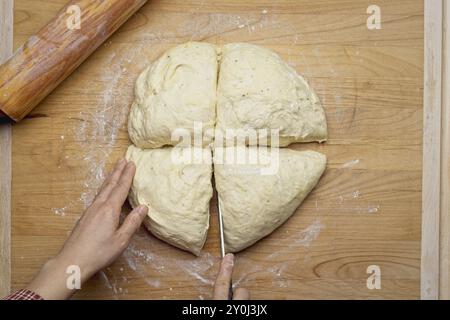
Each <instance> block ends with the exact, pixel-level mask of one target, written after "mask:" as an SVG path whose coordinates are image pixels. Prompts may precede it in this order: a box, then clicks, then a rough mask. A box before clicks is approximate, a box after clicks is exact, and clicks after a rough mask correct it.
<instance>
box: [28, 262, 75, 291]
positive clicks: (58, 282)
mask: <svg viewBox="0 0 450 320" xmlns="http://www.w3.org/2000/svg"><path fill="white" fill-rule="evenodd" d="M67 267H68V265H67V264H66V263H65V261H64V259H61V257H59V256H56V257H54V258H51V259H50V260H48V261H47V262H46V263H45V264H44V266H43V267H42V268H41V270H40V271H39V273H38V274H37V275H36V277H35V278H34V279H33V280H32V281H31V282H30V284H29V285H28V286H27V287H26V289H28V290H31V291H33V292H35V293H37V294H38V295H40V296H41V297H42V298H44V299H45V300H62V299H67V298H69V297H70V296H71V295H72V294H73V293H74V292H75V290H76V289H75V288H71V287H69V286H68V281H67V280H68V278H69V276H70V274H68V273H67Z"/></svg>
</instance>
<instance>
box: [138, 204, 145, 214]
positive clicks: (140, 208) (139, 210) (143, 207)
mask: <svg viewBox="0 0 450 320" xmlns="http://www.w3.org/2000/svg"><path fill="white" fill-rule="evenodd" d="M137 212H138V213H139V214H144V213H145V214H147V212H148V207H147V206H146V205H145V204H141V205H140V206H139V207H138V209H137Z"/></svg>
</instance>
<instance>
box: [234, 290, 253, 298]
mask: <svg viewBox="0 0 450 320" xmlns="http://www.w3.org/2000/svg"><path fill="white" fill-rule="evenodd" d="M233 300H250V292H249V291H248V290H247V289H245V288H237V289H236V290H234V294H233Z"/></svg>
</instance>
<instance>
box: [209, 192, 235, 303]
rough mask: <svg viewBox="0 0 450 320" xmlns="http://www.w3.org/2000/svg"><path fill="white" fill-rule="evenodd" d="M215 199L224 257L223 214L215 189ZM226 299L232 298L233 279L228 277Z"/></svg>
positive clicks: (221, 249)
mask: <svg viewBox="0 0 450 320" xmlns="http://www.w3.org/2000/svg"><path fill="white" fill-rule="evenodd" d="M214 190H215V193H216V199H217V213H218V218H219V236H220V255H221V256H222V259H223V258H224V257H225V254H226V252H225V233H224V228H223V216H222V210H221V207H220V200H219V193H218V192H217V190H216V189H214ZM228 300H233V279H231V278H230V284H229V287H228Z"/></svg>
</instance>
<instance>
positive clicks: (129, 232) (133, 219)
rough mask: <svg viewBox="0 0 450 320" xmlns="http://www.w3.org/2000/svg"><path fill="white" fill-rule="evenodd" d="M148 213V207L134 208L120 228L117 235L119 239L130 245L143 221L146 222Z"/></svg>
mask: <svg viewBox="0 0 450 320" xmlns="http://www.w3.org/2000/svg"><path fill="white" fill-rule="evenodd" d="M147 213H148V207H147V206H146V205H143V204H141V205H140V206H139V207H136V208H134V209H133V210H132V211H131V212H130V213H129V214H128V216H127V217H126V218H125V221H124V222H123V224H122V226H121V227H120V228H119V230H118V231H117V233H118V234H119V237H120V238H121V239H122V240H123V241H125V242H126V243H128V241H129V240H130V239H131V237H132V236H133V234H134V233H135V232H136V231H137V230H138V229H139V227H140V226H141V223H142V221H144V219H145V217H146V216H147Z"/></svg>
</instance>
